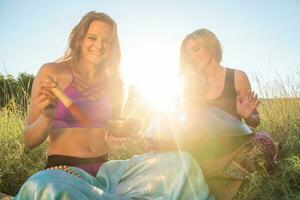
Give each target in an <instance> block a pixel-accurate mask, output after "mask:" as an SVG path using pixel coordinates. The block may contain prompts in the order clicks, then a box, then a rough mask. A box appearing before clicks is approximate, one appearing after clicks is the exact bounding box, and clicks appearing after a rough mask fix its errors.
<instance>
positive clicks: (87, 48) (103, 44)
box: [81, 20, 113, 65]
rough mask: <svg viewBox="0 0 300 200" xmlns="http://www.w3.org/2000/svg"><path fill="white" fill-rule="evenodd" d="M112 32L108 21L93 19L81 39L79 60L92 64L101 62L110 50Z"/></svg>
mask: <svg viewBox="0 0 300 200" xmlns="http://www.w3.org/2000/svg"><path fill="white" fill-rule="evenodd" d="M112 32H113V30H112V26H111V25H109V24H108V23H105V22H102V21H99V20H95V21H93V22H92V23H91V24H90V26H89V28H88V30H87V33H86V35H85V37H84V38H83V41H82V46H81V60H83V61H85V62H88V63H90V64H94V65H99V64H103V62H104V61H105V60H106V59H107V58H108V57H109V55H110V52H111V40H112Z"/></svg>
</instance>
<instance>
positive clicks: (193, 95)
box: [180, 28, 222, 105]
mask: <svg viewBox="0 0 300 200" xmlns="http://www.w3.org/2000/svg"><path fill="white" fill-rule="evenodd" d="M188 40H194V41H196V42H197V43H198V44H200V45H201V46H203V47H205V48H206V49H208V50H209V51H210V52H211V53H212V55H213V56H214V58H215V60H216V61H217V62H218V63H220V62H221V61H222V48H221V44H220V41H219V40H218V38H217V36H216V35H215V34H214V33H213V32H211V31H209V30H208V29H205V28H203V29H198V30H196V31H194V32H192V33H190V34H188V35H187V36H186V37H185V38H184V40H183V41H182V43H181V48H180V73H181V75H182V77H183V82H184V90H183V101H184V102H183V104H184V105H187V104H188V105H198V104H199V103H200V102H201V101H202V100H203V95H204V93H205V91H206V89H207V88H208V81H207V77H206V76H205V75H204V74H203V73H201V72H199V70H197V69H196V67H195V66H194V65H193V63H192V62H191V59H190V56H189V53H188V51H187V49H186V44H187V41H188Z"/></svg>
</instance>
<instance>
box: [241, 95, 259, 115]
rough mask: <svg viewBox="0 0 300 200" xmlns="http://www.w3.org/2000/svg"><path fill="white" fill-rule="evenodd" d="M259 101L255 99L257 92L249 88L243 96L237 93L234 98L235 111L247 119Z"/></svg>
mask: <svg viewBox="0 0 300 200" xmlns="http://www.w3.org/2000/svg"><path fill="white" fill-rule="evenodd" d="M259 103H260V101H259V100H258V99H257V94H255V93H254V92H251V91H250V90H249V91H248V93H247V94H246V95H245V96H244V97H242V96H241V95H240V94H238V95H237V99H236V104H237V105H236V108H237V113H238V114H239V115H240V116H241V117H243V118H244V119H247V118H249V117H250V115H251V114H252V113H253V112H254V111H255V109H256V107H257V106H258V104H259Z"/></svg>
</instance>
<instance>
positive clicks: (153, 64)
mask: <svg viewBox="0 0 300 200" xmlns="http://www.w3.org/2000/svg"><path fill="white" fill-rule="evenodd" d="M159 44H160V45H159V48H157V44H151V43H148V44H143V45H141V46H140V47H135V49H136V50H133V49H132V50H131V53H130V54H124V55H123V59H124V60H123V62H122V76H123V79H124V82H125V84H127V85H128V86H131V85H132V86H135V87H136V88H137V90H138V92H139V93H140V94H141V96H142V98H143V99H144V101H145V102H146V103H147V105H149V106H150V107H151V108H152V109H154V110H155V111H157V112H170V111H173V110H176V109H178V104H179V96H180V87H181V81H180V75H179V73H178V72H179V70H178V62H177V61H178V59H176V57H175V56H174V54H175V55H177V54H178V53H177V51H174V48H173V51H171V50H170V48H172V47H170V45H168V44H165V45H162V42H160V43H159ZM174 57H175V59H174Z"/></svg>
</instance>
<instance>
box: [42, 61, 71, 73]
mask: <svg viewBox="0 0 300 200" xmlns="http://www.w3.org/2000/svg"><path fill="white" fill-rule="evenodd" d="M64 71H65V67H64V65H63V64H62V63H56V62H50V63H45V64H43V65H42V66H41V67H40V70H39V72H38V74H43V75H44V74H47V75H60V74H61V73H64Z"/></svg>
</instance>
